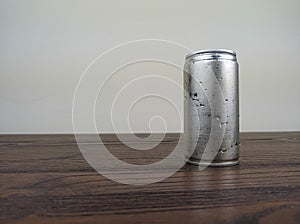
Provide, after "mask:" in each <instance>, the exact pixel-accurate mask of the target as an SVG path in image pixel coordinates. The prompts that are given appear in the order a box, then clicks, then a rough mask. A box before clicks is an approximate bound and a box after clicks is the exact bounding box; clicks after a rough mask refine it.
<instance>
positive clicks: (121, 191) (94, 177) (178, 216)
mask: <svg viewBox="0 0 300 224" xmlns="http://www.w3.org/2000/svg"><path fill="white" fill-rule="evenodd" d="M103 139H104V142H105V143H106V145H107V146H108V148H110V150H111V151H112V153H113V154H114V155H116V156H119V157H121V159H123V160H124V161H127V162H131V163H136V164H143V163H145V162H153V161H155V160H157V159H158V157H157V155H161V156H162V157H163V156H166V155H167V154H168V153H169V152H170V150H172V149H173V148H174V146H175V145H176V143H177V139H178V135H176V134H169V135H167V136H166V138H165V139H164V141H163V142H162V143H161V144H160V145H159V146H158V147H157V148H155V149H153V150H150V151H142V152H137V154H136V153H133V151H130V149H126V150H127V151H126V153H124V150H125V148H126V147H125V146H124V145H123V144H122V143H120V142H119V141H117V139H116V137H115V136H113V135H105V136H103ZM129 141H130V139H129ZM151 151H152V152H151ZM141 153H144V154H141ZM0 160H1V161H0V167H1V169H0V172H1V174H0V195H1V196H0V223H72V224H73V223H84V222H86V223H197V224H199V223H272V224H273V223H281V224H282V223H283V224H287V223H300V133H299V132H284V133H242V134H241V158H240V165H239V166H234V167H226V168H207V169H205V170H204V171H199V170H197V168H196V166H192V165H185V166H184V167H182V168H181V169H180V170H179V171H178V172H176V173H175V174H174V175H172V176H171V177H169V178H167V179H165V180H164V181H161V182H158V183H154V184H150V185H145V186H130V185H123V184H119V183H116V182H113V181H111V180H108V179H106V178H105V177H103V176H102V175H100V174H98V173H97V172H95V171H94V170H93V169H92V168H91V167H90V166H89V165H88V164H87V162H86V161H85V160H84V158H83V157H82V155H81V153H80V151H79V149H78V147H77V144H76V142H75V139H74V136H73V135H0Z"/></svg>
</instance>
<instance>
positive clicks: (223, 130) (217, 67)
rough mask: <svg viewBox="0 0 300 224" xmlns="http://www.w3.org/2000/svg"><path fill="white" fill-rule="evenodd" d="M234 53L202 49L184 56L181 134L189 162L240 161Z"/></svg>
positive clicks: (235, 162) (210, 164)
mask: <svg viewBox="0 0 300 224" xmlns="http://www.w3.org/2000/svg"><path fill="white" fill-rule="evenodd" d="M238 83H239V80H238V63H237V59H236V53H235V52H233V51H229V50H221V49H220V50H204V51H198V52H193V53H191V54H189V55H187V57H186V62H185V68H184V89H185V93H184V96H185V97H184V98H185V99H184V110H185V111H184V121H185V122H184V134H185V150H186V157H187V160H188V162H189V163H192V164H195V165H205V166H206V165H208V166H230V165H236V164H238V161H239V88H238Z"/></svg>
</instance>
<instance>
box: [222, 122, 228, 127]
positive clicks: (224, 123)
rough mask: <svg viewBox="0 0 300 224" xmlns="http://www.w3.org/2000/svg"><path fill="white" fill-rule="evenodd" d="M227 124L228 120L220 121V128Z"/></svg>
mask: <svg viewBox="0 0 300 224" xmlns="http://www.w3.org/2000/svg"><path fill="white" fill-rule="evenodd" d="M227 124H228V122H221V123H220V128H221V127H223V126H225V125H227Z"/></svg>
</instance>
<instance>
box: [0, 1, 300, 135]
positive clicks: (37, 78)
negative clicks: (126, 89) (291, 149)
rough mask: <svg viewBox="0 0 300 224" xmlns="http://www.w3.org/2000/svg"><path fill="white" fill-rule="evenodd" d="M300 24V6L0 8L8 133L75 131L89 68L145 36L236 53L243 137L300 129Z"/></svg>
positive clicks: (3, 121)
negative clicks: (77, 98) (77, 97)
mask: <svg viewBox="0 0 300 224" xmlns="http://www.w3.org/2000/svg"><path fill="white" fill-rule="evenodd" d="M299 21H300V1H298V0H284V1H279V0H272V1H271V0H270V1H261V0H253V1H241V0H230V1H228V0H224V1H174V0H173V1H171V0H168V1H159V0H151V1H138V0H134V1H129V0H128V1H112V0H111V1H83V0H82V1H71V0H70V1H39V0H36V1H34V0H27V1H25V0H24V1H15V0H1V1H0V36H1V39H0V40H1V41H0V111H1V112H0V133H65V132H72V116H71V115H72V100H73V93H74V90H75V87H76V84H77V82H78V80H79V78H80V76H81V74H82V72H83V71H84V69H85V68H86V66H87V65H88V64H89V63H90V62H91V61H92V60H93V59H94V58H95V57H96V56H97V55H99V54H101V53H103V52H104V51H105V50H108V49H109V48H111V47H114V46H115V45H117V44H120V43H123V42H126V41H131V40H136V39H143V38H157V39H164V40H170V41H175V42H178V43H181V44H183V45H185V46H187V47H189V48H191V49H194V50H198V49H206V48H228V49H233V50H236V51H237V52H238V59H239V63H240V94H241V99H240V100H241V130H242V131H290V130H300V99H299V98H300V71H299V61H300V22H299ZM99 75H101V74H99ZM169 75H170V77H171V76H172V74H169ZM173 79H175V81H176V80H177V81H179V82H180V80H181V77H180V76H176V77H175V78H174V77H173ZM107 91H109V90H107ZM174 94H175V93H174ZM162 108H163V107H161V106H160V104H159V102H155V101H153V102H148V104H147V102H145V105H144V106H143V109H144V110H137V112H136V113H137V115H136V119H133V123H134V122H135V124H133V127H136V128H134V131H143V130H144V131H147V130H148V125H147V124H146V123H144V122H143V119H142V118H143V116H142V115H143V111H151V110H154V109H155V110H157V109H161V110H162ZM162 111H163V110H162ZM121 113H122V111H120V116H121ZM139 113H140V115H139ZM102 116H106V115H102ZM107 116H108V115H107ZM171 118H172V119H176V116H174V117H172V116H171ZM157 125H158V126H157V128H156V129H157V130H158V131H159V127H160V126H159V125H160V124H157ZM154 126H155V124H154ZM178 128H179V129H178ZM102 130H104V131H107V132H111V131H112V130H111V127H110V125H108V124H103V126H102ZM179 130H180V127H178V126H176V125H175V126H174V127H171V128H170V130H169V131H179Z"/></svg>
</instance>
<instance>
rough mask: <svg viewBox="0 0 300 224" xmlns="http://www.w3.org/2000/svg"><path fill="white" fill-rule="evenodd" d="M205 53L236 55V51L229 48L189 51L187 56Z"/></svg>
mask: <svg viewBox="0 0 300 224" xmlns="http://www.w3.org/2000/svg"><path fill="white" fill-rule="evenodd" d="M204 54H209V55H222V54H229V55H232V56H234V57H236V52H234V51H232V50H227V49H208V50H200V51H194V52H191V53H189V54H188V55H187V56H186V57H185V58H186V59H187V58H190V57H192V56H197V55H204Z"/></svg>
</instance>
